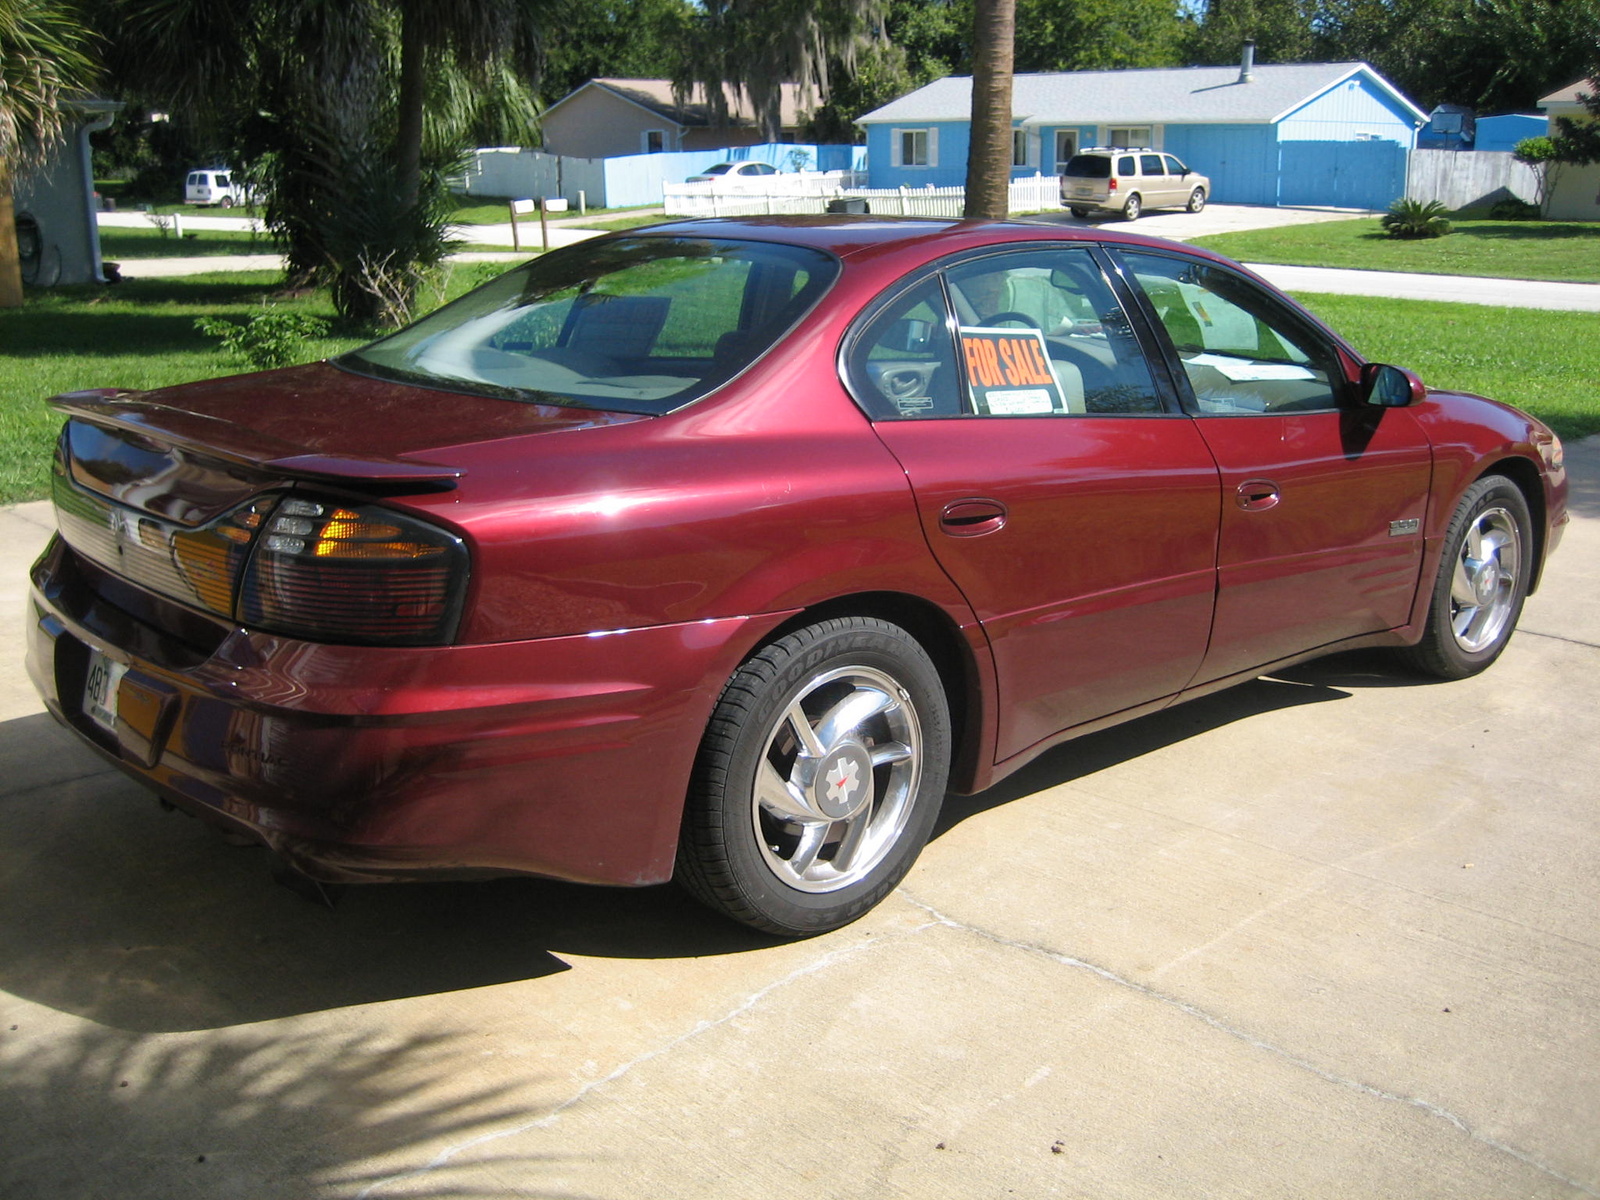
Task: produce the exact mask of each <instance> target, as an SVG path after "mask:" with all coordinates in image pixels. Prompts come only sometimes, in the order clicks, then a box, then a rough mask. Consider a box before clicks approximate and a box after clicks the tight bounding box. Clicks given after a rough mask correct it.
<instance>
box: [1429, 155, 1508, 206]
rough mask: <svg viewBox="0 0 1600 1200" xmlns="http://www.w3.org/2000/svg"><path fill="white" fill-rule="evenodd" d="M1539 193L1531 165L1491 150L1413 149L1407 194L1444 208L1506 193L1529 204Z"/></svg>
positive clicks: (1474, 203)
mask: <svg viewBox="0 0 1600 1200" xmlns="http://www.w3.org/2000/svg"><path fill="white" fill-rule="evenodd" d="M1538 194H1539V182H1538V179H1537V178H1536V177H1535V175H1534V173H1533V168H1532V167H1529V166H1527V165H1526V164H1525V163H1519V162H1518V161H1517V160H1516V159H1514V158H1513V157H1511V155H1510V154H1502V153H1500V152H1499V151H1492V150H1414V151H1412V153H1411V173H1410V177H1409V180H1408V182H1407V186H1406V195H1407V196H1408V197H1409V198H1410V199H1412V200H1437V201H1439V203H1441V204H1443V205H1444V206H1445V207H1446V208H1477V207H1480V206H1482V205H1485V204H1493V203H1494V202H1495V201H1496V200H1503V199H1505V198H1506V197H1507V196H1508V195H1509V196H1517V197H1519V198H1521V199H1523V200H1526V201H1527V202H1528V203H1530V204H1532V203H1533V201H1534V198H1535V197H1536V196H1537V195H1538Z"/></svg>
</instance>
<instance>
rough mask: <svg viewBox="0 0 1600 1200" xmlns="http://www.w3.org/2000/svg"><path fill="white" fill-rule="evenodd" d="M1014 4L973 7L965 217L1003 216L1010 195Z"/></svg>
mask: <svg viewBox="0 0 1600 1200" xmlns="http://www.w3.org/2000/svg"><path fill="white" fill-rule="evenodd" d="M1016 24H1017V3H1016V0H976V3H975V4H974V5H973V6H972V141H971V144H970V145H969V146H968V148H967V198H966V206H965V208H964V209H963V211H962V215H963V216H965V217H969V218H971V217H994V218H1001V217H1004V216H1006V214H1007V213H1008V212H1009V210H1010V193H1011V63H1012V57H1013V54H1014V46H1015V42H1016Z"/></svg>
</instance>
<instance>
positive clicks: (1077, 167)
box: [1063, 154, 1111, 179]
mask: <svg viewBox="0 0 1600 1200" xmlns="http://www.w3.org/2000/svg"><path fill="white" fill-rule="evenodd" d="M1063 173H1064V174H1066V175H1070V176H1072V177H1073V178H1074V179H1110V178H1111V160H1110V159H1109V158H1107V157H1106V156H1105V155H1103V154H1074V155H1073V156H1072V158H1071V159H1069V160H1068V161H1067V169H1066V171H1065V172H1063Z"/></svg>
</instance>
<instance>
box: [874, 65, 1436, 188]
mask: <svg viewBox="0 0 1600 1200" xmlns="http://www.w3.org/2000/svg"><path fill="white" fill-rule="evenodd" d="M1251 59H1252V48H1250V47H1247V48H1246V52H1245V56H1244V61H1243V62H1242V63H1241V64H1240V65H1239V66H1229V67H1179V68H1171V69H1165V68H1164V69H1156V70H1138V71H1073V72H1064V73H1057V74H1048V75H1018V76H1016V77H1015V79H1014V81H1013V85H1012V98H1011V104H1012V108H1011V111H1012V167H1011V170H1012V175H1013V177H1014V178H1021V177H1024V176H1031V175H1033V174H1034V173H1035V172H1039V173H1042V174H1045V175H1057V174H1060V173H1061V171H1062V169H1063V168H1064V167H1065V166H1066V164H1067V160H1068V159H1069V158H1071V157H1072V155H1073V154H1075V153H1076V152H1077V151H1078V149H1079V148H1085V149H1086V148H1088V147H1090V146H1150V147H1153V148H1155V149H1157V150H1165V151H1167V152H1168V153H1170V154H1176V155H1177V156H1178V157H1179V158H1181V159H1183V160H1184V161H1185V162H1187V163H1188V164H1189V165H1190V166H1192V167H1194V168H1195V169H1196V170H1198V171H1202V172H1204V173H1205V174H1207V175H1209V176H1210V177H1211V181H1212V193H1211V198H1212V199H1213V200H1216V201H1220V202H1222V203H1227V204H1285V205H1330V206H1336V207H1344V208H1373V209H1378V208H1387V207H1388V205H1389V204H1390V203H1391V202H1392V201H1394V200H1396V199H1398V198H1399V197H1401V196H1403V195H1404V194H1405V179H1406V157H1407V155H1408V154H1409V153H1410V152H1411V150H1413V149H1414V148H1415V146H1416V135H1417V130H1418V128H1419V127H1421V126H1422V125H1424V124H1426V123H1427V120H1428V117H1427V114H1426V113H1424V112H1423V111H1422V110H1421V109H1419V108H1418V107H1417V106H1416V105H1415V104H1413V103H1412V102H1411V101H1410V100H1408V99H1407V98H1406V97H1405V96H1404V95H1403V94H1402V93H1401V92H1400V91H1399V89H1397V88H1396V87H1395V86H1394V85H1393V84H1392V83H1390V82H1389V81H1388V80H1386V79H1385V78H1384V77H1383V76H1382V75H1380V74H1378V72H1377V71H1375V70H1373V69H1372V68H1371V67H1370V66H1368V65H1367V64H1366V63H1359V62H1356V63H1295V64H1283V65H1269V66H1256V65H1255V64H1254V63H1253V62H1252V61H1251ZM971 108H972V80H971V79H970V78H968V77H966V76H948V77H946V78H944V79H939V80H936V81H934V82H933V83H930V84H928V85H927V86H926V87H923V88H919V89H917V90H916V91H914V92H911V93H909V94H908V95H905V96H902V97H900V98H899V99H898V100H895V101H892V102H891V103H889V104H886V105H884V106H883V107H882V108H879V109H874V110H873V111H872V112H869V113H867V114H866V115H865V116H863V117H861V118H860V119H859V121H858V123H859V124H861V125H862V126H864V127H865V128H866V132H867V172H868V179H869V185H870V186H871V187H875V188H878V187H900V186H910V187H925V186H928V185H930V184H931V185H933V186H935V187H950V186H958V185H960V184H963V183H965V182H966V172H967V145H968V135H969V128H968V126H969V122H970V118H971Z"/></svg>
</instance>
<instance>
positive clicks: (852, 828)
mask: <svg viewBox="0 0 1600 1200" xmlns="http://www.w3.org/2000/svg"><path fill="white" fill-rule="evenodd" d="M949 762H950V713H949V706H948V702H947V700H946V698H945V692H944V687H943V684H942V683H941V681H940V679H939V673H938V671H937V669H936V668H935V667H934V665H933V663H932V661H931V660H930V659H929V658H928V655H927V653H926V652H925V651H924V650H923V649H922V647H921V646H920V645H919V644H918V643H917V641H916V640H915V639H914V638H913V637H912V636H911V635H910V634H909V633H907V632H906V631H905V630H903V629H901V628H899V627H898V626H896V625H891V624H889V623H888V622H886V621H880V620H876V619H871V618H865V617H852V618H843V619H836V620H829V621H823V622H819V623H818V624H816V625H810V626H807V627H805V628H803V629H799V630H796V631H795V632H793V633H791V634H789V635H788V636H786V637H783V638H780V639H779V640H778V641H776V642H774V643H772V644H771V645H770V646H767V647H765V648H764V649H762V650H761V651H759V652H758V653H756V654H754V655H752V656H751V657H750V658H749V659H748V660H747V661H746V662H745V663H744V665H743V666H741V667H740V668H739V670H738V671H737V672H735V673H734V676H733V678H732V679H731V680H729V682H728V684H727V686H726V687H725V688H724V689H723V693H722V697H721V699H720V700H719V701H718V702H717V707H716V710H715V711H714V712H713V714H712V718H711V723H710V725H709V726H708V727H707V730H706V734H705V738H704V740H703V741H702V743H701V747H700V754H699V757H698V758H697V760H696V763H695V770H694V776H693V779H692V781H691V784H690V791H689V798H688V805H687V807H686V809H685V812H684V822H683V831H682V836H681V837H680V839H679V844H678V861H677V869H676V877H677V878H678V879H679V881H680V882H682V883H683V884H684V886H685V887H686V888H687V889H688V890H689V892H690V893H691V894H693V895H694V896H695V897H696V898H697V899H699V900H701V901H702V902H704V903H706V904H708V905H710V906H711V907H712V908H714V909H717V910H718V911H720V912H722V913H724V914H726V915H728V916H730V917H732V918H733V919H734V920H736V921H740V922H742V923H744V924H746V925H750V926H752V927H754V928H756V929H760V930H763V931H765V932H768V933H775V934H780V935H783V936H786V937H803V936H807V935H809V934H815V933H823V932H825V931H827V930H830V929H837V928H838V927H839V926H841V925H846V924H848V923H849V922H851V921H853V920H855V919H856V918H857V917H859V916H861V915H862V914H863V913H865V912H866V911H867V910H868V909H870V908H872V907H873V906H874V905H875V904H877V903H878V902H879V901H880V900H882V899H883V898H884V897H885V896H887V895H888V894H889V892H890V891H892V890H893V888H894V886H895V885H896V884H897V883H899V882H900V880H901V878H902V877H903V876H904V875H905V873H906V872H907V871H908V870H910V869H911V864H912V863H913V862H915V861H916V857H917V855H918V853H920V852H921V850H922V846H923V844H924V843H925V842H926V841H927V839H928V834H929V832H930V831H931V830H932V828H933V822H934V819H935V818H936V817H937V816H938V812H939V805H940V803H941V802H942V800H943V798H944V789H945V782H946V779H947V777H948V774H949Z"/></svg>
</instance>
